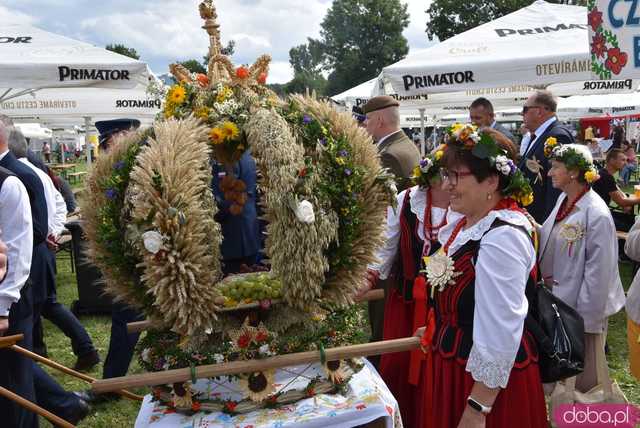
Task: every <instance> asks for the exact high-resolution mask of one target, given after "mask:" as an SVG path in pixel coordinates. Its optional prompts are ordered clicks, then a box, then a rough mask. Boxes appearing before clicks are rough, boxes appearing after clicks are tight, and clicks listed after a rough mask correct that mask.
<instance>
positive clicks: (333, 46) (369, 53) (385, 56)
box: [319, 0, 409, 94]
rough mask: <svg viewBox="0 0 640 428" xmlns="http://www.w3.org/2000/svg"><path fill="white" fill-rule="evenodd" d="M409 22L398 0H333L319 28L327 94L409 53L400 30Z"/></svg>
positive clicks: (364, 77) (357, 80) (360, 79)
mask: <svg viewBox="0 0 640 428" xmlns="http://www.w3.org/2000/svg"><path fill="white" fill-rule="evenodd" d="M408 25H409V14H408V13H407V5H406V4H403V3H401V2H400V0H334V2H333V5H332V6H331V8H330V9H329V11H328V12H327V16H325V18H324V20H323V21H322V30H321V31H320V36H321V40H320V41H319V43H320V44H321V46H322V52H323V54H324V63H325V67H326V69H327V70H333V71H332V72H331V74H330V75H329V79H328V80H329V84H328V85H327V93H328V94H336V93H340V92H342V91H344V90H346V89H349V88H351V87H353V86H356V85H357V84H359V83H362V82H363V81H365V80H368V79H372V78H373V77H375V76H377V75H378V74H379V73H380V71H381V70H382V68H383V67H385V66H387V65H389V64H392V63H394V62H397V61H399V60H401V59H402V58H404V56H405V55H406V54H407V53H408V52H409V47H408V44H407V39H405V38H404V36H403V35H402V31H403V30H404V29H405V28H406V27H407V26H408Z"/></svg>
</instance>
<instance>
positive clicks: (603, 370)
mask: <svg viewBox="0 0 640 428" xmlns="http://www.w3.org/2000/svg"><path fill="white" fill-rule="evenodd" d="M595 347H596V374H597V379H598V383H599V384H601V385H602V390H603V391H604V394H605V396H604V398H605V401H606V400H607V399H609V398H611V396H612V395H613V382H612V381H611V376H609V367H608V366H607V358H606V356H605V354H604V333H599V334H596V335H595Z"/></svg>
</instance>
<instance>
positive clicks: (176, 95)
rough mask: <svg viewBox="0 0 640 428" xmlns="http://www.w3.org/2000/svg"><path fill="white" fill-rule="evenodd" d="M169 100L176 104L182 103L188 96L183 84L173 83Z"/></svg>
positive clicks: (168, 96)
mask: <svg viewBox="0 0 640 428" xmlns="http://www.w3.org/2000/svg"><path fill="white" fill-rule="evenodd" d="M167 98H168V101H170V102H171V103H174V104H176V105H180V104H182V103H183V102H184V100H185V99H186V98H187V91H186V90H185V89H184V87H183V86H182V85H173V86H172V87H171V89H169V94H168V95H167Z"/></svg>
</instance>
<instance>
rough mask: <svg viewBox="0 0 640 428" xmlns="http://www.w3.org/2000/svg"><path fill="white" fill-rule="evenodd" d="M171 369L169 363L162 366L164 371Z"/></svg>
mask: <svg viewBox="0 0 640 428" xmlns="http://www.w3.org/2000/svg"><path fill="white" fill-rule="evenodd" d="M169 367H171V366H170V365H169V363H164V364H163V365H162V370H169Z"/></svg>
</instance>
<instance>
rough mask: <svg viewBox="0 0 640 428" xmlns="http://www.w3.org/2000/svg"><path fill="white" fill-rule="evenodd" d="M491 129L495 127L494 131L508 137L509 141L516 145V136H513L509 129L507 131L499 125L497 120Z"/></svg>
mask: <svg viewBox="0 0 640 428" xmlns="http://www.w3.org/2000/svg"><path fill="white" fill-rule="evenodd" d="M493 129H495V130H496V131H498V132H500V133H501V134H502V135H504V136H505V137H507V138H508V139H510V140H511V142H512V143H513V144H515V145H516V146H517V145H518V141H517V140H516V137H514V135H513V134H512V133H511V131H509V130H508V129H507V128H505V127H504V126H502V125H500V124H499V123H498V122H496V126H494V127H493Z"/></svg>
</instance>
